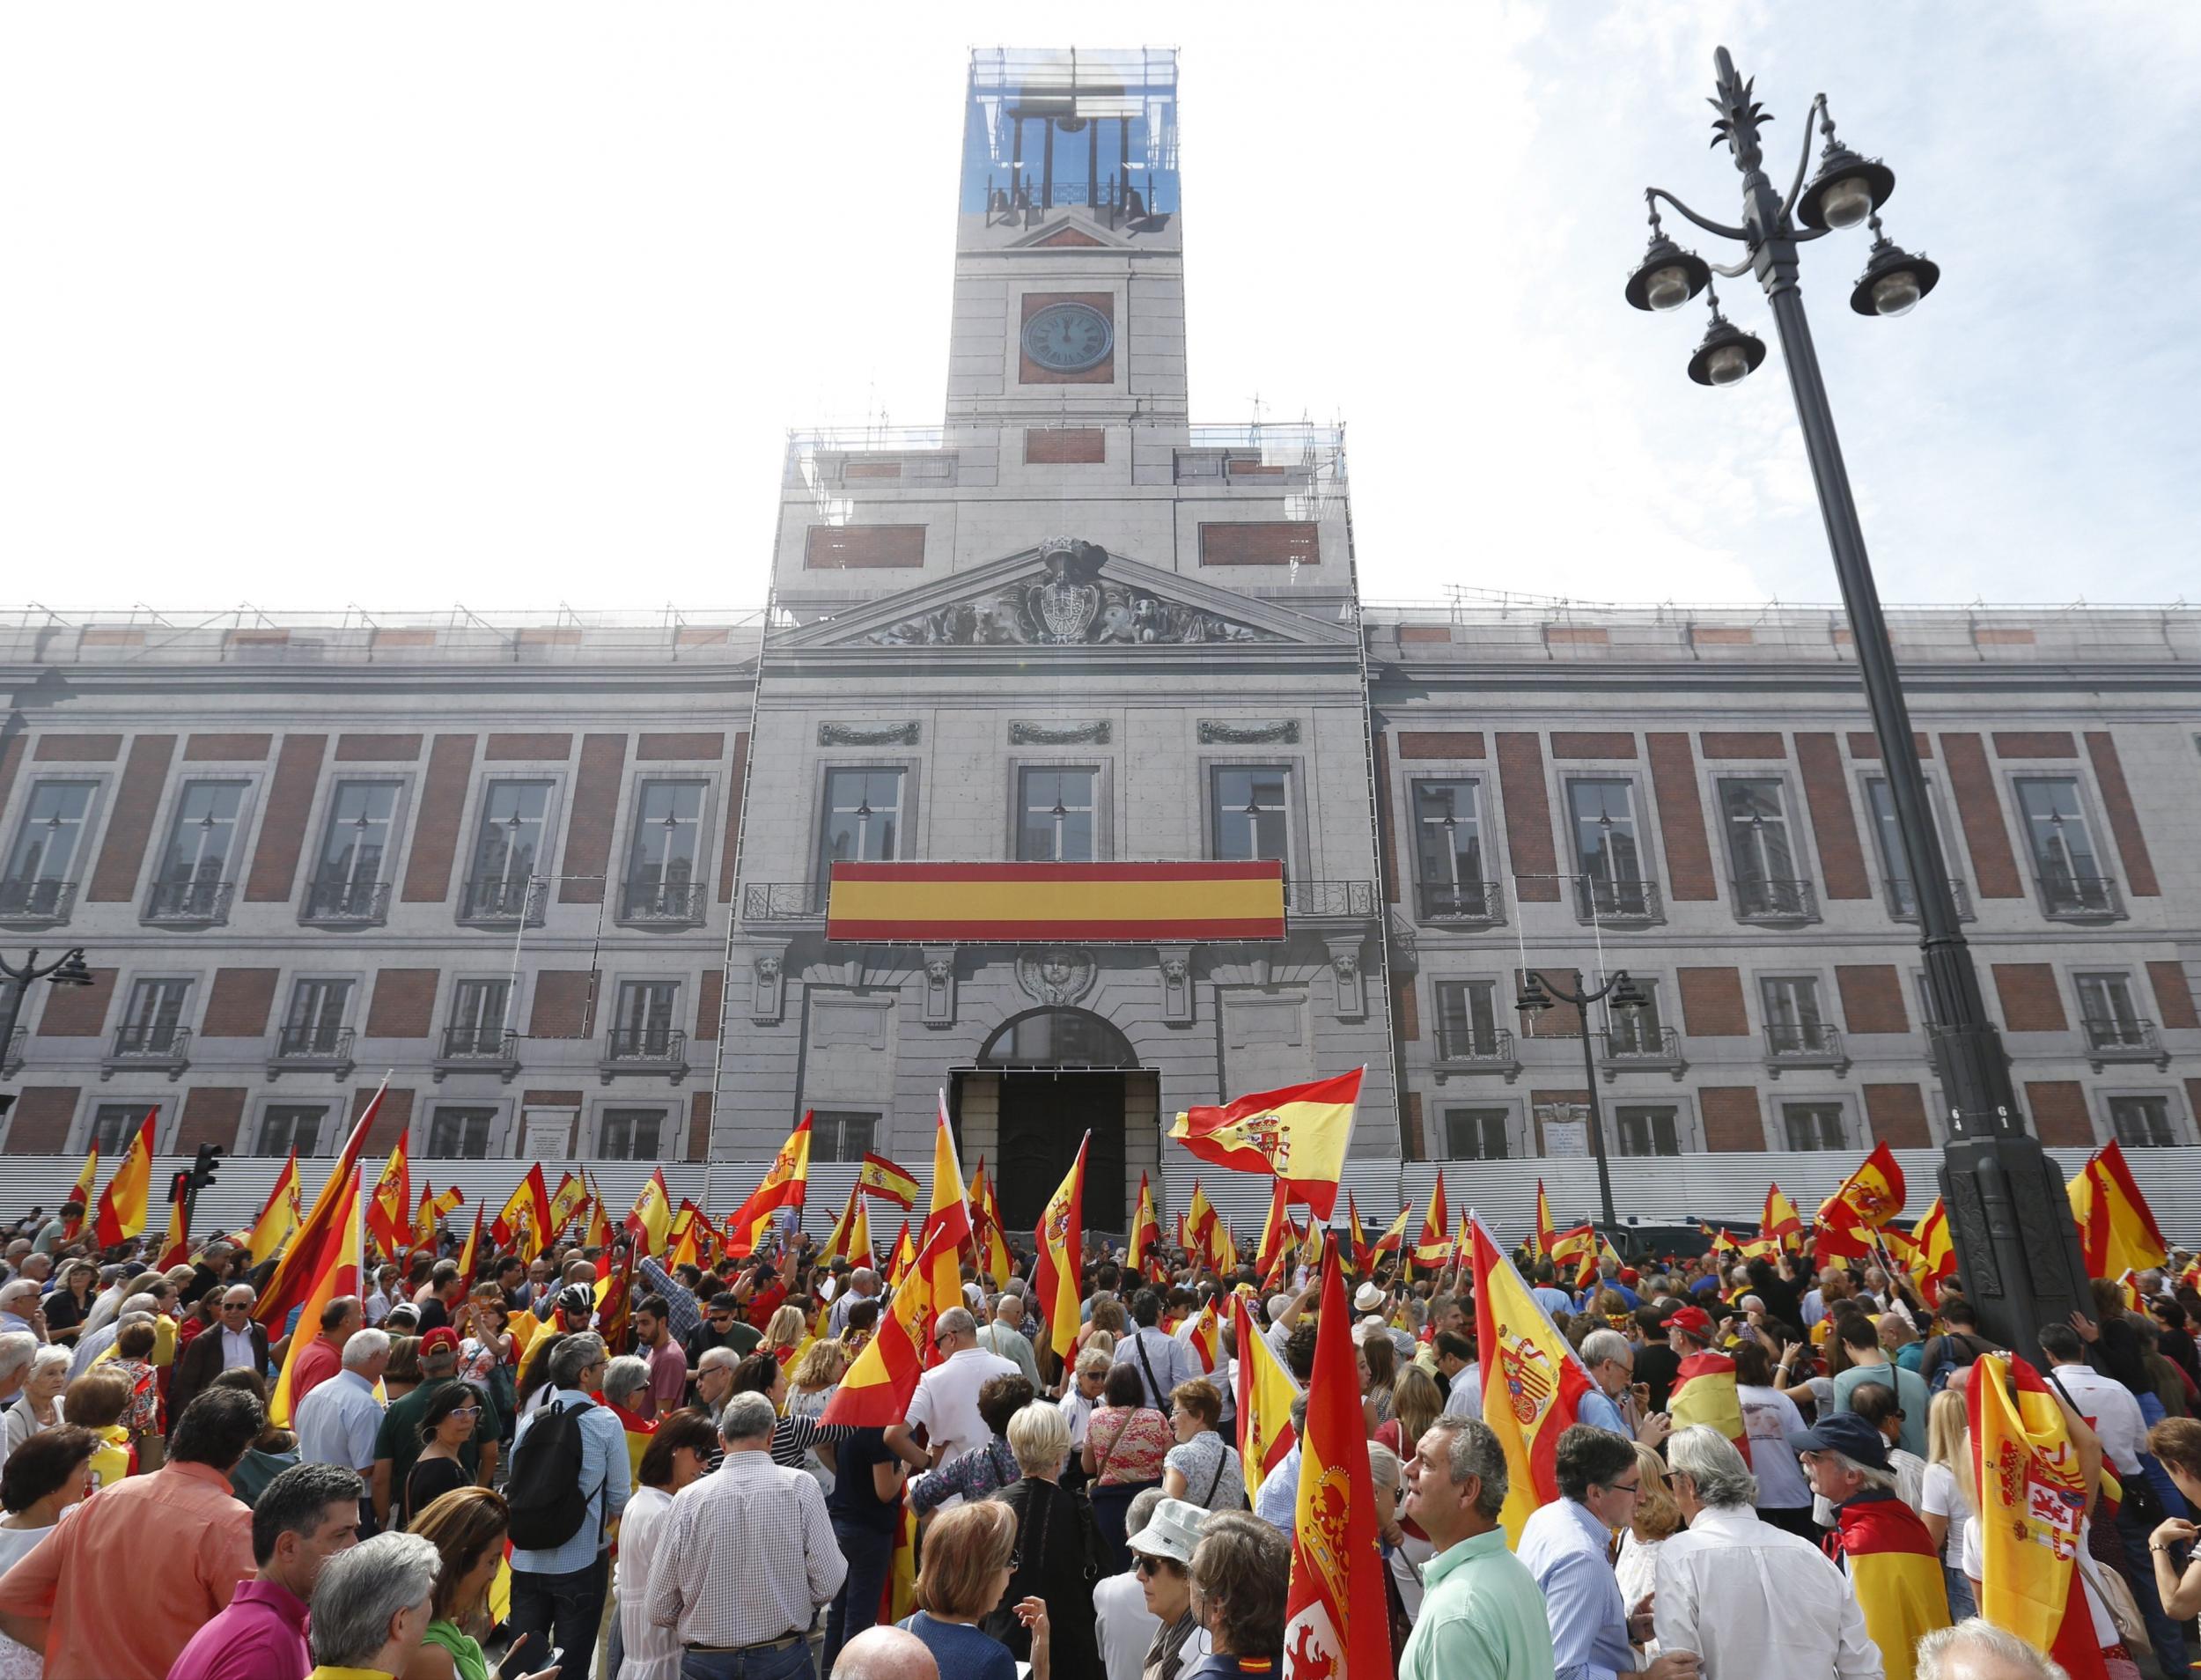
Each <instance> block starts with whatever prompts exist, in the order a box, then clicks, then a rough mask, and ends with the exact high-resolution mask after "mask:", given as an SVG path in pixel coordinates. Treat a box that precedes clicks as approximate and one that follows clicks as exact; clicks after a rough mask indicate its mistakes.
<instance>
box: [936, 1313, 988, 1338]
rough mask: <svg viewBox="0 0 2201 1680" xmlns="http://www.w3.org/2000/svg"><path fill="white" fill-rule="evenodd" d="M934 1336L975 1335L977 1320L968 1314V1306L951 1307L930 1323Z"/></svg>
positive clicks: (976, 1332)
mask: <svg viewBox="0 0 2201 1680" xmlns="http://www.w3.org/2000/svg"><path fill="white" fill-rule="evenodd" d="M932 1333H933V1335H935V1336H975V1335H977V1334H978V1321H977V1320H976V1319H975V1318H973V1317H972V1316H971V1315H970V1311H969V1309H968V1308H963V1307H951V1308H948V1309H947V1310H946V1312H944V1313H942V1314H941V1315H939V1317H938V1318H937V1319H935V1320H934V1321H933V1323H932Z"/></svg>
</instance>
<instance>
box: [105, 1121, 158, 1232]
mask: <svg viewBox="0 0 2201 1680" xmlns="http://www.w3.org/2000/svg"><path fill="white" fill-rule="evenodd" d="M159 1113H160V1110H159V1109H148V1110H147V1111H146V1115H145V1119H144V1124H142V1125H140V1126H139V1127H138V1128H137V1135H136V1137H134V1138H131V1139H130V1146H129V1148H128V1149H126V1150H124V1151H123V1152H122V1159H121V1161H118V1162H116V1163H115V1168H114V1176H113V1177H112V1178H110V1179H108V1180H107V1188H106V1189H105V1190H101V1191H100V1192H99V1211H98V1212H97V1213H96V1215H95V1216H94V1217H93V1219H92V1241H93V1242H97V1243H98V1244H99V1247H101V1248H103V1249H111V1248H113V1247H114V1245H115V1244H116V1243H118V1242H129V1240H130V1239H131V1238H132V1237H134V1236H136V1234H138V1233H139V1232H140V1231H143V1230H144V1228H145V1219H146V1215H147V1211H148V1204H149V1202H150V1200H151V1194H152V1186H153V1122H154V1121H155V1119H157V1118H158V1116H159Z"/></svg>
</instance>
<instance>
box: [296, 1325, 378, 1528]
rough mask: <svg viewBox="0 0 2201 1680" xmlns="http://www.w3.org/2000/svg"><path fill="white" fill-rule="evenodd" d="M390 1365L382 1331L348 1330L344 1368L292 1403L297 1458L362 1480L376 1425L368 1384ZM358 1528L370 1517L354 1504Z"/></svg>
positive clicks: (370, 1461)
mask: <svg viewBox="0 0 2201 1680" xmlns="http://www.w3.org/2000/svg"><path fill="white" fill-rule="evenodd" d="M389 1363H390V1336H389V1332H388V1331H387V1330H355V1331H353V1332H352V1337H351V1339H350V1341H348V1342H346V1343H345V1344H344V1368H343V1369H342V1370H341V1371H339V1372H337V1373H336V1374H335V1376H333V1377H331V1378H329V1379H328V1382H324V1383H322V1384H321V1385H320V1387H318V1388H317V1389H314V1390H313V1393H311V1394H309V1395H307V1396H305V1399H304V1400H302V1401H300V1402H299V1403H298V1417H297V1418H296V1419H295V1421H296V1423H297V1425H298V1460H299V1462H300V1463H306V1464H341V1465H342V1466H343V1468H344V1469H346V1470H357V1471H358V1472H359V1475H360V1477H361V1479H362V1480H363V1481H364V1480H365V1479H366V1478H367V1477H369V1476H370V1475H372V1472H373V1470H374V1438H375V1434H376V1433H377V1432H378V1431H379V1430H380V1428H381V1427H382V1411H383V1407H382V1402H381V1401H380V1400H379V1399H377V1398H376V1397H375V1392H374V1386H375V1384H376V1383H378V1382H381V1381H382V1373H383V1371H384V1369H385V1368H386V1367H387V1366H388V1365H389ZM359 1516H360V1521H361V1522H362V1523H363V1524H367V1525H370V1526H371V1525H372V1520H373V1519H372V1512H371V1510H370V1508H369V1507H368V1505H367V1502H366V1501H365V1500H364V1499H363V1500H361V1501H360V1506H359Z"/></svg>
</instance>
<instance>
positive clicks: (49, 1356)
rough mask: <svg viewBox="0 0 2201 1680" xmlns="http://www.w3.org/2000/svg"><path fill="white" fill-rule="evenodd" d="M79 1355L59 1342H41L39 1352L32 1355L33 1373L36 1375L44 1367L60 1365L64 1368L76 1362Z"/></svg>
mask: <svg viewBox="0 0 2201 1680" xmlns="http://www.w3.org/2000/svg"><path fill="white" fill-rule="evenodd" d="M76 1359H77V1356H76V1354H75V1353H74V1352H71V1351H70V1348H68V1347H67V1346H66V1345H63V1344H62V1343H59V1342H41V1343H40V1344H39V1348H38V1352H35V1353H33V1354H32V1355H31V1374H32V1375H33V1376H36V1375H37V1374H38V1373H39V1371H40V1368H41V1367H45V1366H48V1365H58V1366H60V1367H62V1368H63V1370H66V1369H68V1368H69V1367H70V1366H71V1365H73V1364H74V1363H76Z"/></svg>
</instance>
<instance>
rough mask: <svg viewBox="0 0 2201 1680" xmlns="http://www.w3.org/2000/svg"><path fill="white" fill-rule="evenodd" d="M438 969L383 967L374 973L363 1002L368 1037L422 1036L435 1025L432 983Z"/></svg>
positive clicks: (436, 980)
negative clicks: (366, 1000) (369, 999)
mask: <svg viewBox="0 0 2201 1680" xmlns="http://www.w3.org/2000/svg"><path fill="white" fill-rule="evenodd" d="M442 978H443V970H442V969H381V970H379V971H378V972H377V973H376V975H375V976H374V998H373V1001H372V1002H371V1003H370V1004H369V1005H368V1006H367V1028H366V1035H367V1036H368V1037H369V1038H425V1037H427V1036H428V1035H430V1034H431V1032H433V1031H434V1030H435V1028H436V987H437V985H438V983H439V982H440V981H441V980H442Z"/></svg>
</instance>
